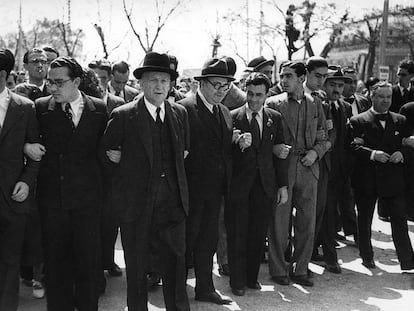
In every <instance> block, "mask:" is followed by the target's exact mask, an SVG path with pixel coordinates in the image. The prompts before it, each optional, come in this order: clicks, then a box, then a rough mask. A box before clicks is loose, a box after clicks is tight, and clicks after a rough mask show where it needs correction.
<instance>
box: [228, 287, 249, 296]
mask: <svg viewBox="0 0 414 311" xmlns="http://www.w3.org/2000/svg"><path fill="white" fill-rule="evenodd" d="M231 292H232V293H233V294H234V295H236V296H244V294H245V293H246V290H245V289H244V288H240V289H239V288H232V289H231Z"/></svg>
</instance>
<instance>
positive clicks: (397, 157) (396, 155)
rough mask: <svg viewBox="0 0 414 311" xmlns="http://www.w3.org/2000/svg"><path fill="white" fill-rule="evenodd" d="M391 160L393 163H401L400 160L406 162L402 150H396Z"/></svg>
mask: <svg viewBox="0 0 414 311" xmlns="http://www.w3.org/2000/svg"><path fill="white" fill-rule="evenodd" d="M389 161H390V162H391V163H395V164H397V163H400V162H404V156H403V155H402V153H401V152H400V151H395V152H394V153H393V154H392V155H391V156H390V158H389Z"/></svg>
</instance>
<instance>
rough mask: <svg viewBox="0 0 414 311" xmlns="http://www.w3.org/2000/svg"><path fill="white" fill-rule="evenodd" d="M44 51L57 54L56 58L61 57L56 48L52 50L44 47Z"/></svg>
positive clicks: (49, 47)
mask: <svg viewBox="0 0 414 311" xmlns="http://www.w3.org/2000/svg"><path fill="white" fill-rule="evenodd" d="M43 51H45V52H49V53H55V54H56V57H59V56H60V54H59V52H58V51H57V50H56V49H55V48H52V47H51V46H45V47H43Z"/></svg>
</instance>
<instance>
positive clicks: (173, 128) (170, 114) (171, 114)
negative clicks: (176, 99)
mask: <svg viewBox="0 0 414 311" xmlns="http://www.w3.org/2000/svg"><path fill="white" fill-rule="evenodd" d="M164 105H165V120H167V124H168V126H169V128H170V132H171V139H172V144H173V147H174V151H177V150H178V129H177V125H178V118H177V113H176V112H175V110H174V109H172V107H171V105H170V104H169V103H168V101H165V104H164ZM165 120H164V121H165Z"/></svg>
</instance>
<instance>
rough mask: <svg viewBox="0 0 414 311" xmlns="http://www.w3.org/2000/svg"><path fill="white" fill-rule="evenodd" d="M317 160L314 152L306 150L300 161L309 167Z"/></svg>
mask: <svg viewBox="0 0 414 311" xmlns="http://www.w3.org/2000/svg"><path fill="white" fill-rule="evenodd" d="M317 158H318V154H317V153H316V151H315V150H313V149H311V150H308V151H307V153H306V155H305V156H304V157H303V158H302V159H301V160H300V162H302V164H303V165H304V166H311V165H312V164H313V163H315V161H316V159H317Z"/></svg>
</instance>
